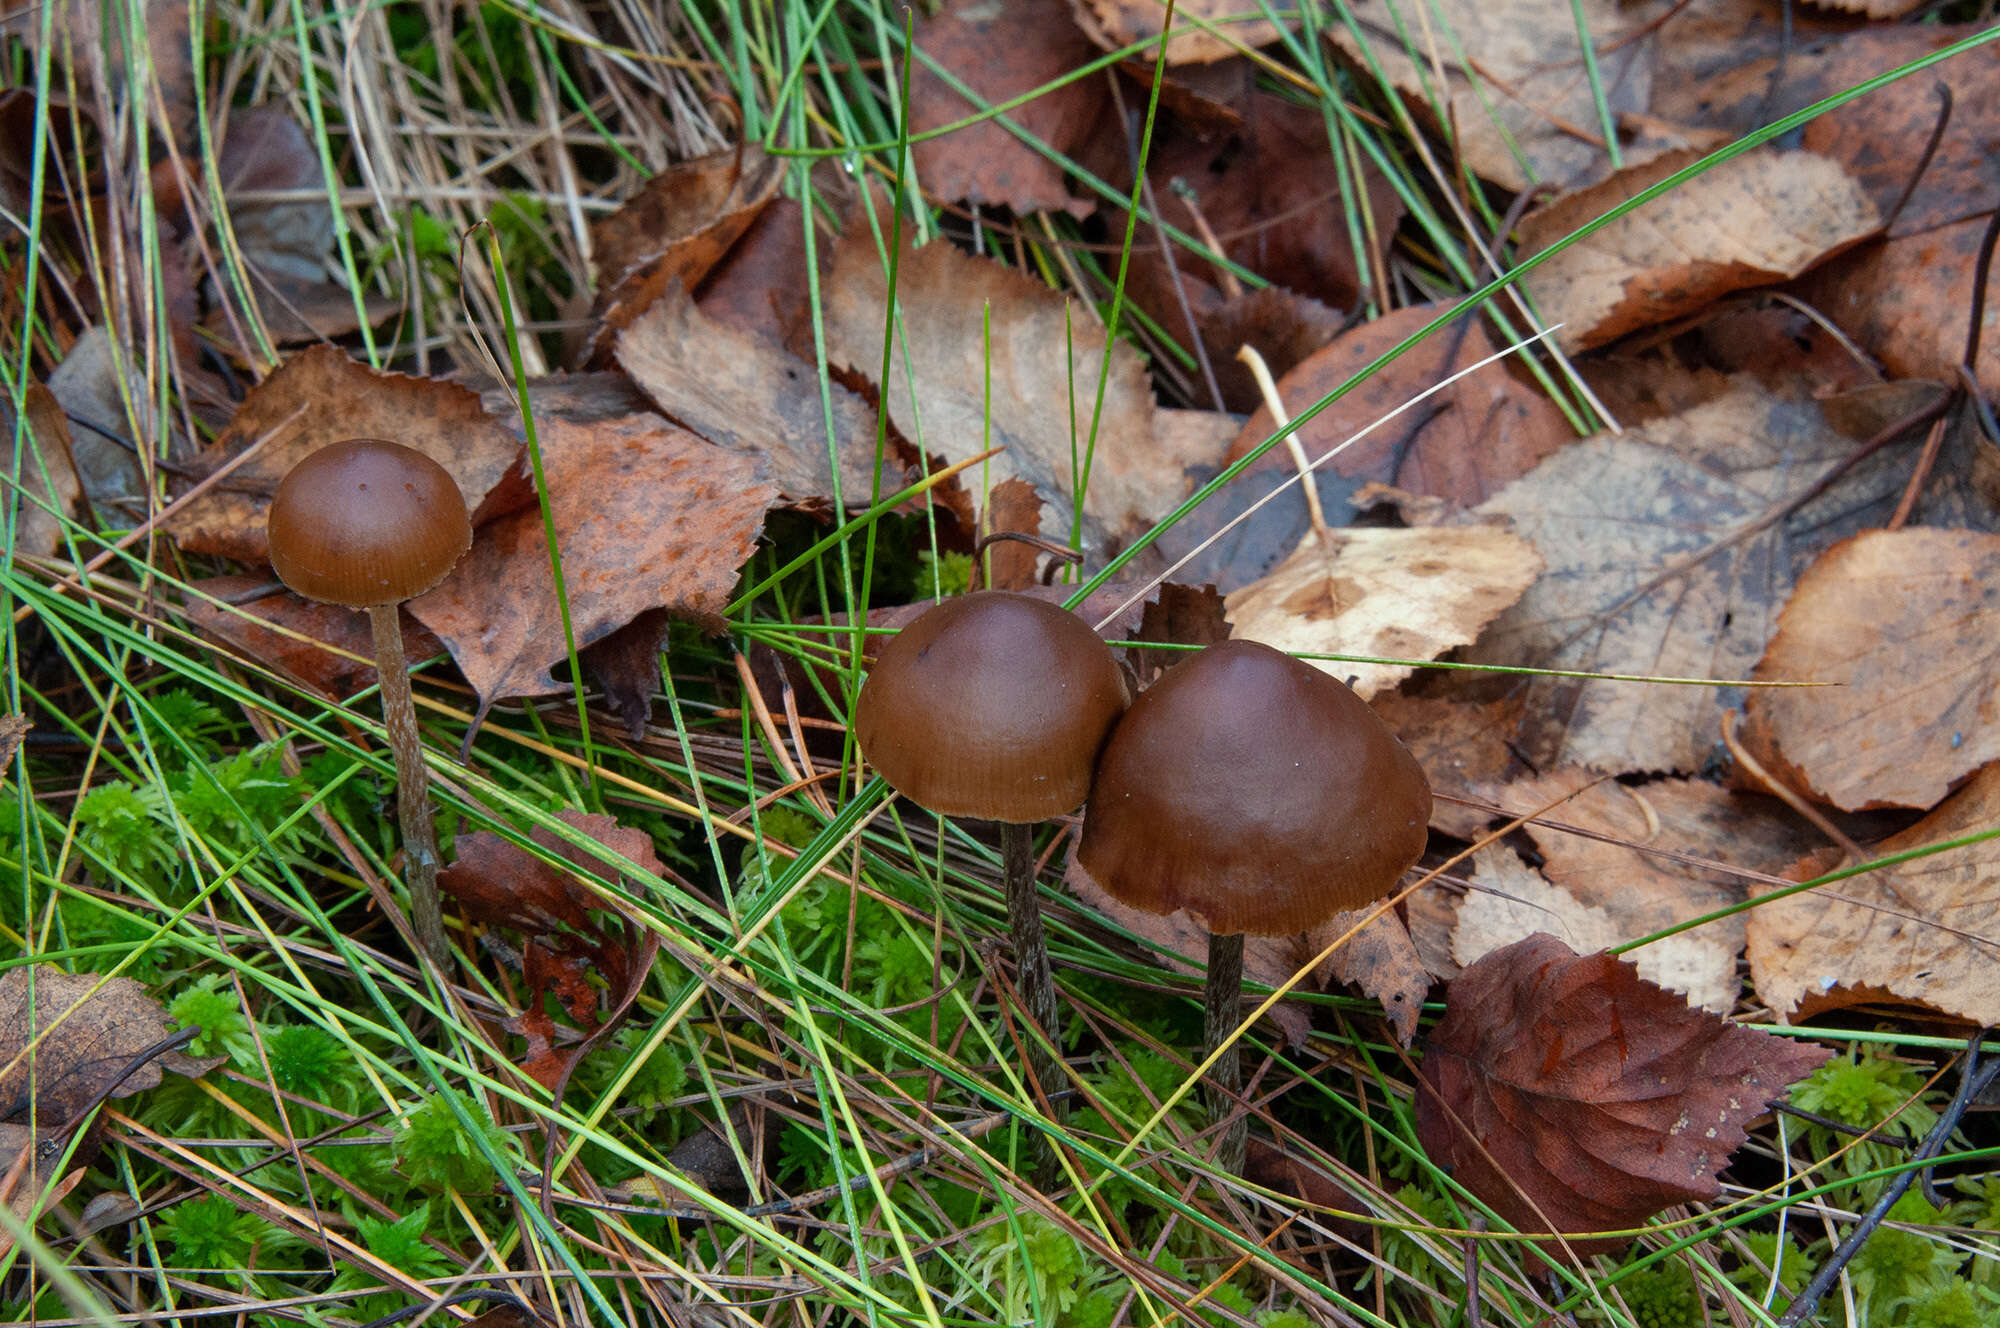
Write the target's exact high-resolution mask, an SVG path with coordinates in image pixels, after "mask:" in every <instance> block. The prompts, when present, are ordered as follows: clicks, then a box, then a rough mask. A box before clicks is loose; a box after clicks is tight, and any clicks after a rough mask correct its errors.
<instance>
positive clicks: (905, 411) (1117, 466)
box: [826, 226, 1187, 557]
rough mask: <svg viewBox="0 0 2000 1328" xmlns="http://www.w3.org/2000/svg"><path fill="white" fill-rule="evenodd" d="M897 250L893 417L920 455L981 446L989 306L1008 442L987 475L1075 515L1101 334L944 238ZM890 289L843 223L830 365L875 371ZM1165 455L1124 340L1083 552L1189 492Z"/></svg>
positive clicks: (1001, 430)
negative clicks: (1023, 484) (1015, 483)
mask: <svg viewBox="0 0 2000 1328" xmlns="http://www.w3.org/2000/svg"><path fill="white" fill-rule="evenodd" d="M905 245H906V248H905V249H904V252H903V256H902V265H901V268H900V269H899V272H898V275H897V281H896V303H897V307H898V309H899V310H900V311H901V317H900V318H899V319H898V321H897V327H896V335H897V341H896V347H895V355H894V356H893V358H892V359H891V362H890V371H889V379H890V381H889V385H888V388H887V389H886V390H885V391H884V392H883V399H884V402H885V404H886V405H887V407H888V410H889V415H890V418H891V420H892V421H894V423H895V425H896V427H897V428H898V429H900V430H901V431H902V433H903V435H904V436H905V437H907V438H910V439H912V440H913V441H915V442H916V443H917V445H918V446H919V447H921V448H922V449H923V450H924V451H925V452H926V453H928V454H930V455H932V456H940V455H941V456H943V457H944V458H945V460H946V461H961V460H964V459H965V458H967V457H970V456H974V455H977V454H978V453H979V452H980V451H981V450H983V448H984V446H985V443H984V442H983V439H984V437H985V430H986V419H987V411H986V397H985V384H986V380H987V373H988V369H989V363H988V358H987V354H986V347H985V346H984V344H983V340H982V338H983V333H982V323H983V320H984V317H985V310H986V308H987V307H988V306H989V305H990V307H991V310H992V325H993V339H992V340H993V344H992V357H991V363H990V369H991V374H992V384H993V398H992V443H993V446H995V447H1004V448H1005V449H1006V451H1004V452H1002V453H1001V454H1000V455H999V456H996V457H994V458H993V461H992V475H993V478H994V480H995V481H998V480H1001V479H1005V478H1006V477H1008V476H1010V475H1019V476H1020V477H1021V478H1022V479H1025V480H1027V481H1028V482H1029V483H1031V484H1033V485H1034V486H1035V488H1036V490H1037V491H1038V492H1039V493H1040V494H1041V495H1042V499H1043V501H1044V502H1046V503H1048V504H1049V505H1050V507H1051V509H1052V510H1054V511H1056V512H1063V513H1067V512H1069V511H1071V510H1072V509H1073V508H1074V506H1075V502H1074V499H1073V498H1072V494H1073V493H1074V492H1075V483H1074V480H1073V478H1072V464H1073V458H1074V464H1075V465H1078V466H1080V465H1081V464H1082V460H1083V457H1084V455H1085V453H1086V448H1087V445H1088V443H1089V440H1088V438H1087V437H1086V436H1085V431H1086V430H1088V428H1089V426H1090V418H1091V410H1092V403H1093V402H1094V401H1095V400H1096V398H1097V391H1098V371H1099V368H1100V366H1101V365H1102V364H1103V362H1104V329H1103V328H1102V327H1100V326H1098V325H1097V324H1096V323H1095V322H1093V321H1092V320H1091V318H1090V316H1089V315H1088V313H1086V312H1085V311H1084V310H1082V309H1080V308H1077V307H1074V306H1073V304H1072V302H1071V301H1069V300H1068V299H1067V298H1065V297H1064V296H1063V295H1061V294H1058V293H1057V292H1056V291H1053V290H1050V289H1049V288H1048V287H1047V286H1045V285H1043V284H1042V283H1041V282H1040V281H1037V280H1036V279H1035V278H1033V277H1031V276H1028V275H1027V274H1026V273H1023V272H1021V271H1020V270H1019V269H1016V268H1010V267H1005V266H1003V265H1001V264H999V263H995V262H991V261H989V260H987V259H983V258H975V257H973V256H971V255H969V254H967V253H965V252H963V251H962V250H959V249H958V248H956V247H954V246H953V245H951V244H948V243H945V242H943V241H938V242H934V243H931V244H927V245H924V246H923V247H921V248H911V247H907V246H908V241H907V240H906V241H905ZM886 298H887V283H886V279H885V277H884V274H883V271H882V265H881V263H880V261H879V259H878V257H877V255H876V252H875V246H874V243H873V242H872V241H871V240H870V239H869V237H868V231H867V228H866V227H865V226H850V227H849V228H848V229H847V232H846V233H845V234H843V235H842V237H841V240H840V246H839V248H838V249H837V250H836V251H835V254H834V261H833V276H832V278H831V279H830V281H829V282H828V288H827V314H826V319H827V329H826V330H827V357H828V359H829V360H830V361H832V362H833V363H835V364H845V365H848V366H850V367H852V368H855V369H858V370H861V371H862V372H864V373H867V374H869V375H870V376H871V377H872V376H873V375H875V374H878V373H880V372H881V366H882V334H883V329H884V327H885V321H886V320H885V311H884V303H885V300H886ZM906 351H907V355H906V354H905V352H906ZM913 391H914V394H915V412H914V414H913V413H912V392H913ZM1072 393H1074V398H1072V395H1071V394H1072ZM1072 399H1074V401H1075V402H1076V412H1075V419H1076V421H1077V431H1078V436H1077V437H1075V438H1074V439H1072V437H1071V433H1070V420H1071V411H1070V402H1071V400H1072ZM919 426H921V427H919ZM1072 445H1074V453H1072ZM1161 460H1162V459H1161V457H1160V455H1159V453H1158V450H1157V449H1156V447H1155V446H1154V439H1153V392H1152V388H1151V386H1150V385H1149V384H1148V383H1147V380H1146V371H1145V366H1144V365H1143V364H1142V363H1141V362H1140V360H1139V356H1138V353H1137V352H1136V351H1134V350H1133V349H1132V348H1131V347H1130V346H1129V345H1127V344H1126V343H1125V342H1124V341H1122V340H1121V341H1119V342H1117V343H1116V344H1114V345H1113V346H1112V347H1111V363H1110V379H1109V382H1108V383H1106V385H1105V394H1104V412H1103V417H1102V420H1101V423H1100V424H1099V427H1098V431H1097V438H1096V444H1095V449H1094V454H1093V455H1092V458H1091V461H1090V484H1089V488H1088V490H1087V492H1086V493H1085V496H1084V508H1083V510H1084V524H1085V529H1086V541H1085V544H1086V550H1087V552H1088V553H1089V554H1090V555H1091V556H1092V557H1101V556H1104V555H1106V554H1109V553H1111V552H1114V551H1115V550H1116V549H1117V547H1118V546H1119V545H1120V544H1122V543H1123V542H1124V541H1126V540H1129V539H1130V538H1132V537H1133V536H1134V535H1136V534H1137V533H1139V532H1140V531H1142V530H1144V529H1146V528H1147V527H1148V526H1150V525H1151V524H1152V523H1153V522H1154V521H1155V520H1157V519H1158V518H1159V517H1161V516H1163V515H1165V514H1166V513H1167V512H1168V511H1170V510H1171V509H1172V508H1173V506H1174V505H1175V504H1176V503H1178V502H1179V501H1180V499H1181V498H1182V497H1183V496H1184V495H1185V494H1186V492H1187V481H1186V479H1185V477H1184V476H1183V475H1182V474H1181V472H1180V470H1179V469H1178V468H1177V467H1174V466H1172V465H1162V464H1161Z"/></svg>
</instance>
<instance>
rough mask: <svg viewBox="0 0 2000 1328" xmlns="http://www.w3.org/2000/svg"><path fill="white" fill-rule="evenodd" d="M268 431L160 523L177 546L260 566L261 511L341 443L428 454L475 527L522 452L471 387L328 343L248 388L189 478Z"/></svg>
mask: <svg viewBox="0 0 2000 1328" xmlns="http://www.w3.org/2000/svg"><path fill="white" fill-rule="evenodd" d="M267 433H268V434H272V435H273V436H272V438H271V439H270V441H269V442H266V443H265V444H264V445H263V446H262V448H261V449H260V450H259V451H258V452H257V454H256V456H254V457H252V458H251V459H250V460H249V461H248V462H246V463H244V465H243V466H242V467H240V468H239V469H237V470H235V471H232V472H231V473H230V475H229V477H228V480H227V481H226V482H225V483H224V484H222V485H221V486H219V487H217V488H214V489H210V490H209V491H208V492H207V493H205V494H203V495H202V496H201V497H200V498H197V499H196V500H194V501H193V502H192V503H190V504H188V505H187V506H186V507H184V508H182V509H181V510H180V512H178V513H177V514H176V515H175V516H174V517H172V518H170V519H169V520H168V522H167V523H166V524H167V529H168V530H169V531H170V532H172V534H173V536H174V538H175V539H176V540H178V541H179V542H180V546H181V547H182V548H183V549H186V550H189V551H191V552H195V553H219V554H222V555H223V556H225V557H229V558H240V559H243V560H244V561H246V562H262V561H264V560H265V559H267V558H268V557H269V555H270V550H269V548H268V546H267V545H266V544H265V541H264V514H265V511H266V509H268V508H269V507H270V505H271V494H272V492H273V491H274V490H275V489H276V488H277V484H278V481H279V480H281V479H283V478H284V476H285V473H286V472H287V471H289V470H291V468H292V467H293V466H295V465H297V464H298V463H299V462H300V461H302V460H304V459H305V458H306V457H308V456H310V455H311V454H312V453H314V452H317V451H319V449H320V448H322V447H325V446H327V445H329V444H331V443H337V442H340V441H341V440H343V439H347V438H387V439H391V440H393V441H395V442H399V443H401V444H403V445H404V446H405V447H413V448H415V449H416V450H417V451H419V452H422V453H424V454H425V455H427V456H429V457H430V458H431V459H432V460H434V461H436V462H437V463H438V464H439V465H441V466H443V467H444V468H445V469H446V470H448V471H450V472H451V477H452V478H453V479H454V480H456V481H458V488H459V492H460V493H462V494H464V495H465V505H466V506H467V507H469V508H471V509H473V519H474V521H475V522H477V521H479V520H483V519H484V518H485V517H487V516H490V515H493V513H492V512H491V511H490V510H487V509H484V508H482V501H483V500H484V499H485V498H486V496H487V494H488V492H489V491H490V490H492V489H494V488H495V487H496V486H498V485H499V484H500V482H501V480H502V479H503V478H504V477H505V476H506V475H507V473H508V472H509V471H511V470H512V469H513V468H514V465H515V462H516V460H517V458H518V457H519V456H520V452H521V444H520V442H519V440H518V439H516V438H515V437H514V435H513V434H512V433H511V432H510V431H509V430H508V429H507V428H506V427H505V426H503V425H502V424H501V423H500V422H499V421H498V420H496V419H494V418H493V417H492V416H490V415H488V414H487V413H486V410H485V408H484V407H483V406H481V405H480V403H479V394H478V393H476V392H474V391H472V390H471V389H470V388H465V387H460V386H458V385H456V384H454V383H446V382H441V381H439V380H437V379H434V378H415V377H412V376H410V375H408V374H399V373H384V372H382V371H380V370H376V369H370V368H369V367H368V366H367V365H364V364H357V363H356V362H354V361H353V360H350V359H348V358H347V355H346V354H345V353H344V352H343V351H341V350H340V349H339V348H337V347H334V346H313V347H311V348H309V349H307V350H304V351H301V352H300V353H299V354H297V355H294V356H293V357H292V358H291V359H289V360H287V361H285V363H284V365H283V367H281V368H280V369H279V370H278V371H277V372H276V373H274V374H272V375H271V376H270V377H269V378H266V379H265V380H264V381H263V382H262V383H259V384H258V385H257V386H256V387H255V388H253V389H252V390H251V392H250V395H249V396H247V397H245V398H244V400H243V404H242V405H241V406H239V407H238V408H237V410H236V415H235V417H234V418H232V419H231V420H230V421H229V427H228V428H227V429H225V430H224V431H223V432H222V435H221V436H220V437H218V438H217V439H216V440H215V442H214V443H212V444H210V445H209V446H208V447H205V448H203V449H202V450H201V452H200V453H199V454H198V455H197V456H196V457H195V458H194V462H193V469H194V471H195V472H197V473H206V472H210V471H213V470H215V469H217V468H219V467H220V466H222V465H223V464H224V463H225V462H227V461H229V460H231V459H232V458H234V457H235V456H236V455H237V454H238V453H239V452H241V451H243V450H244V449H245V448H246V447H248V446H249V445H250V444H252V443H254V442H256V441H258V440H259V439H260V438H262V437H264V435H266V434H267Z"/></svg>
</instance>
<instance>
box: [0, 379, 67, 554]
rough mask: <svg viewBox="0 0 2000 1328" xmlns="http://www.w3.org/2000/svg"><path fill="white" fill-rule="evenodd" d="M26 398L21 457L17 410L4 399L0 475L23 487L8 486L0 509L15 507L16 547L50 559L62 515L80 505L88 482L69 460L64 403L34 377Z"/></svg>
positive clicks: (0, 407) (57, 542)
mask: <svg viewBox="0 0 2000 1328" xmlns="http://www.w3.org/2000/svg"><path fill="white" fill-rule="evenodd" d="M27 402H28V409H27V417H28V420H27V427H26V428H25V429H23V430H22V431H21V435H20V436H21V440H22V441H23V442H24V443H26V444H27V447H26V448H25V450H23V451H22V453H21V455H20V456H19V457H18V458H16V457H15V455H14V437H15V434H14V429H15V423H16V421H15V415H14V410H13V407H12V406H11V405H10V404H9V403H7V402H4V401H0V476H12V475H16V474H18V475H19V476H20V477H21V479H20V484H19V487H18V488H15V487H12V486H9V488H8V491H7V493H6V497H5V498H4V500H0V511H7V510H10V509H11V512H12V520H11V522H10V528H11V529H12V531H13V535H14V548H15V549H16V550H17V551H19V552H21V553H32V554H35V555H36V556H38V557H46V556H48V555H49V554H52V553H54V552H55V551H56V548H57V547H58V546H59V545H60V544H61V542H62V524H63V518H64V517H67V516H68V515H69V514H70V509H71V508H72V507H74V506H75V505H76V499H77V495H78V494H80V493H82V492H83V485H82V482H81V481H79V480H78V479H77V475H76V466H75V465H74V463H72V462H71V460H70V432H69V421H68V420H67V419H65V418H64V417H63V409H62V403H60V402H58V401H57V400H56V398H55V394H54V393H52V392H50V391H49V389H47V388H46V387H43V386H42V385H41V384H40V383H38V382H35V381H34V380H33V379H30V380H29V381H28V392H27Z"/></svg>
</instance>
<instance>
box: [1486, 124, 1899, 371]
mask: <svg viewBox="0 0 2000 1328" xmlns="http://www.w3.org/2000/svg"><path fill="white" fill-rule="evenodd" d="M1699 156H1700V154H1699V153H1695V152H1677V153H1669V154H1667V155H1665V156H1662V157H1658V158H1656V159H1654V160H1653V161H1650V162H1648V163H1646V164H1645V165H1643V166H1632V167H1628V168H1626V169H1625V170H1622V171H1620V172H1619V173H1618V174H1616V175H1614V176H1612V177H1611V178H1610V179H1609V180H1606V181H1604V182H1603V183H1602V184H1598V185H1593V186H1591V187H1590V188H1588V189H1583V190H1579V191H1578V192H1576V193H1573V194H1570V195H1568V196H1566V197H1564V198H1559V199H1557V200H1556V201H1555V202H1554V203H1552V204H1550V205H1549V206H1547V207H1545V208H1542V209H1540V210H1538V211H1536V212H1533V213H1531V214H1529V216H1528V217H1527V218H1526V219H1524V220H1523V221H1522V223H1521V229H1520V238H1521V248H1522V255H1523V256H1524V257H1526V256H1532V255H1533V254H1536V253H1539V252H1540V251H1542V250H1543V249H1546V248H1547V247H1548V246H1549V245H1551V244H1553V243H1555V242H1556V241H1557V240H1560V239H1562V238H1563V237H1564V236H1566V235H1568V234H1569V233H1570V232H1572V231H1574V230H1576V229H1578V228H1579V227H1581V226H1582V225H1583V224H1584V223H1586V222H1589V221H1594V220H1595V219H1597V218H1598V217H1601V216H1603V215H1604V213H1605V212H1607V211H1608V210H1610V209H1611V208H1613V207H1616V206H1617V205H1618V204H1620V203H1622V202H1624V201H1625V200H1626V199H1629V198H1631V197H1633V196H1634V195H1635V194H1638V193H1639V192H1640V191H1642V190H1644V189H1646V188H1648V187H1650V186H1652V185H1654V184H1657V183H1658V182H1659V181H1661V180H1664V179H1665V178H1667V177H1668V176H1669V175H1672V174H1673V173H1674V172H1675V171H1677V170H1679V169H1680V168H1681V167H1683V166H1686V165H1688V164H1689V163H1690V162H1692V161H1695V160H1696V159H1697V158H1698V157H1699ZM1880 224H1881V217H1880V215H1879V214H1878V213H1877V212H1876V210H1875V204H1874V203H1873V202H1872V201H1871V200H1870V199H1869V197H1868V194H1867V191H1865V190H1864V189H1863V188H1862V187H1861V185H1860V184H1859V183H1858V182H1856V181H1855V180H1854V179H1853V178H1852V177H1851V176H1849V175H1848V174H1847V172H1846V171H1845V170H1843V169H1842V168H1841V167H1840V166H1839V164H1837V163H1835V162H1833V161H1830V160H1828V159H1827V158H1825V157H1821V156H1816V155H1815V154H1813V153H1810V152H1779V151H1776V150H1775V149H1771V148H1760V149H1758V150H1756V151H1754V152H1746V153H1744V154H1743V155H1742V156H1740V157H1735V158H1732V159H1731V160H1729V161H1726V162H1723V163H1722V164H1721V165H1719V166H1715V167H1712V168H1711V169H1709V170H1707V171H1705V172H1703V173H1702V174H1701V175H1698V176H1696V177H1695V178H1694V179H1692V180H1689V181H1687V182H1686V183H1684V184H1682V185H1681V186H1680V187H1679V188H1677V189H1674V190H1673V191H1671V192H1670V193H1668V194H1667V195H1665V196H1664V197H1662V198H1656V199H1654V200H1653V201H1652V202H1650V203H1648V204H1646V205H1645V206H1643V207H1641V208H1639V209H1638V210H1637V211H1634V212H1628V213H1627V214H1625V215H1624V216H1622V217H1620V218H1618V219H1617V220H1616V221H1613V222H1611V223H1609V224H1608V225H1606V226H1604V227H1602V228H1600V229H1598V230H1596V231H1593V232H1592V233H1591V234H1590V235H1588V236H1585V237H1584V238H1583V239H1581V240H1578V241H1577V242H1576V243H1574V244H1572V245H1570V246H1569V247H1568V248H1567V249H1564V250H1563V251H1562V252H1561V253H1559V254H1556V255H1554V256H1553V257H1551V258H1550V259H1549V260H1548V261H1547V262H1545V263H1543V264H1542V265H1541V266H1539V267H1537V268H1535V269H1534V270H1533V271H1531V272H1529V273H1528V274H1527V275H1526V276H1525V277H1524V278H1522V284H1523V285H1524V286H1525V287H1526V288H1527V290H1528V293H1529V294H1530V295H1532V296H1533V297H1534V299H1535V308H1536V311H1537V312H1538V313H1540V315H1541V316H1542V318H1543V319H1544V320H1545V321H1546V322H1548V323H1561V324H1562V329H1561V330H1560V331H1559V332H1557V333H1556V340H1557V341H1558V342H1559V343H1561V345H1562V346H1563V347H1564V349H1566V350H1581V349H1585V348H1587V347H1590V346H1598V345H1602V344H1603V343H1605V342H1607V341H1611V340H1614V339H1616V338H1618V337H1621V336H1624V335H1625V334H1626V333H1627V332H1631V331H1635V330H1636V329H1638V328H1642V327H1651V326H1653V325H1655V324H1657V323H1663V322H1666V321H1667V320H1669V319H1672V318H1678V317H1680V316H1681V315H1683V314H1689V313H1693V312H1694V311H1695V310H1697V309H1700V308H1702V307H1703V306H1705V305H1707V304H1709V303H1711V302H1713V301H1714V300H1715V299H1717V298H1718V297H1720V296H1723V295H1726V294H1728V293H1729V292H1730V291H1733V290H1741V289H1743V288H1745V287H1748V286H1765V285H1770V284H1773V283H1775V282H1779V281H1784V280H1787V279H1789V278H1791V277H1795V276H1797V275H1798V274H1799V273H1801V272H1803V271H1805V270H1806V269H1807V268H1809V267H1811V266H1813V265H1814V264H1815V263H1818V262H1820V261H1821V260H1823V259H1825V258H1828V257H1830V256H1832V255H1833V254H1836V253H1838V252H1840V251H1841V250H1843V249H1845V248H1847V247H1849V246H1850V245H1853V244H1855V243H1856V242H1858V241H1859V240H1861V239H1863V238H1864V237H1866V236H1867V235H1869V234H1870V233H1872V232H1873V231H1875V230H1876V229H1877V228H1878V227H1879V226H1880Z"/></svg>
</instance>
